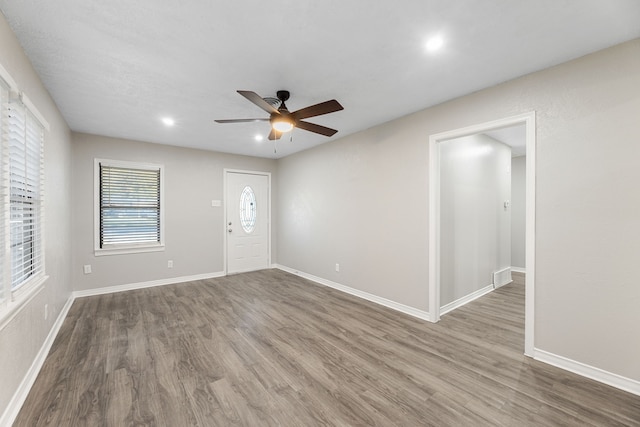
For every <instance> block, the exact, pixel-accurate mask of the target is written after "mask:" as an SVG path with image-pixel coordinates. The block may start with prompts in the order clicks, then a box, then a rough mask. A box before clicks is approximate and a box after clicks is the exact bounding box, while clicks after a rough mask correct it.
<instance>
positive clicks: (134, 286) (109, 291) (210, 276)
mask: <svg viewBox="0 0 640 427" xmlns="http://www.w3.org/2000/svg"><path fill="white" fill-rule="evenodd" d="M224 276H225V273H224V271H219V272H216V273H205V274H196V275H193V276H182V277H171V278H169V279H160V280H151V281H148V282H138V283H129V284H126V285H115V286H105V287H104V288H95V289H87V290H84V291H75V292H73V297H74V298H82V297H90V296H94V295H105V294H112V293H115V292H124V291H131V290H134V289H144V288H152V287H155V286H164V285H173V284H176V283H183V282H192V281H194V280H204V279H213V278H216V277H224Z"/></svg>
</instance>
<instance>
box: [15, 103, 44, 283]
mask: <svg viewBox="0 0 640 427" xmlns="http://www.w3.org/2000/svg"><path fill="white" fill-rule="evenodd" d="M8 131H9V138H8V150H7V157H8V158H9V210H10V213H9V224H10V227H9V228H10V231H9V235H10V253H11V290H15V289H17V288H19V287H20V286H22V285H23V284H24V283H26V282H27V280H29V279H30V278H32V277H35V276H38V275H39V274H40V273H42V272H43V270H44V262H43V256H42V252H43V251H42V178H43V171H44V167H43V166H44V165H43V155H42V151H43V144H42V143H43V139H44V129H43V127H42V125H41V124H40V123H39V122H38V120H37V119H36V118H35V117H34V116H33V115H32V114H31V113H29V111H28V110H27V109H26V108H25V107H24V105H22V103H21V102H19V101H13V102H10V103H9V111H8Z"/></svg>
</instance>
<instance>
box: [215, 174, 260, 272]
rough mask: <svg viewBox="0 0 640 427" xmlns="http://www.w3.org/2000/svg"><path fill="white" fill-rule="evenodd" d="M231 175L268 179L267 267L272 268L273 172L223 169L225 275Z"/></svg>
mask: <svg viewBox="0 0 640 427" xmlns="http://www.w3.org/2000/svg"><path fill="white" fill-rule="evenodd" d="M230 173H241V174H246V175H261V176H266V177H267V204H268V206H267V214H268V218H267V240H268V241H267V265H269V266H271V172H260V171H250V170H242V169H226V168H225V169H223V177H222V191H223V200H224V202H223V209H224V222H223V223H222V233H223V235H224V250H223V253H224V257H223V262H224V275H225V276H226V275H227V272H228V267H227V243H228V242H227V240H228V239H227V234H228V233H227V223H228V222H229V220H228V219H227V203H229V199H228V197H229V195H228V194H227V176H228V174H230Z"/></svg>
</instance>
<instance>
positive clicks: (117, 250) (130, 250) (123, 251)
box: [94, 245, 164, 256]
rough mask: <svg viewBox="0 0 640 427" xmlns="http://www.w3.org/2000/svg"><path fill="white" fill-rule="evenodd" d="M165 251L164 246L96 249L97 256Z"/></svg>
mask: <svg viewBox="0 0 640 427" xmlns="http://www.w3.org/2000/svg"><path fill="white" fill-rule="evenodd" d="M162 251H164V245H154V246H129V247H123V248H109V249H95V250H94V255H95V256H106V255H124V254H140V253H145V252H162Z"/></svg>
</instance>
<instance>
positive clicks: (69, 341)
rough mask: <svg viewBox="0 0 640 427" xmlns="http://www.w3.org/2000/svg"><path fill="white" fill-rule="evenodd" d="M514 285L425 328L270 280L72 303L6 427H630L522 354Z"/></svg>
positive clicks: (604, 392) (612, 396)
mask: <svg viewBox="0 0 640 427" xmlns="http://www.w3.org/2000/svg"><path fill="white" fill-rule="evenodd" d="M523 348H524V276H523V275H518V274H516V273H514V282H512V283H511V284H509V285H506V286H504V287H501V288H499V289H498V290H496V291H494V292H492V293H490V294H488V295H485V296H484V297H482V298H480V299H478V300H476V301H474V302H472V303H469V304H467V305H465V306H463V307H460V308H459V309H457V310H454V311H453V312H451V313H448V314H447V315H445V316H443V318H442V320H441V322H439V323H438V324H431V323H428V322H424V321H421V320H419V319H416V318H413V317H410V316H407V315H404V314H402V313H398V312H396V311H393V310H390V309H387V308H385V307H381V306H378V305H375V304H372V303H369V302H367V301H363V300H361V299H358V298H356V297H353V296H351V295H347V294H344V293H341V292H338V291H335V290H332V289H329V288H326V287H322V286H318V285H315V284H313V283H311V282H308V281H306V280H304V279H301V278H299V277H296V276H293V275H290V274H287V273H284V272H282V271H278V270H265V271H260V272H253V273H246V274H239V275H234V276H227V277H222V278H217V279H210V280H199V281H194V282H189V283H182V284H176V285H168V286H163V287H157V288H148V289H140V290H135V291H128V292H122V293H115V294H109V295H102V296H96V297H87V298H81V299H77V300H76V301H75V302H74V304H73V306H72V307H71V310H70V311H69V314H68V316H67V319H66V320H65V322H64V324H63V326H62V328H61V330H60V333H59V334H58V337H57V338H56V340H55V342H54V344H53V346H52V348H51V351H50V354H49V355H48V357H47V359H46V361H45V363H44V366H43V368H42V370H41V372H40V375H39V376H38V378H37V380H36V382H35V384H34V386H33V388H32V389H31V392H30V394H29V396H28V397H27V400H26V401H25V404H24V406H23V408H22V410H21V411H20V414H19V415H18V418H17V420H16V422H15V425H16V426H171V427H175V426H187V425H195V426H287V427H288V426H316V425H317V426H360V425H367V426H392V425H400V426H419V425H423V426H574V425H575V426H578V425H581V426H584V425H586V426H616V425H620V426H640V398H639V397H638V396H634V395H631V394H629V393H625V392H623V391H620V390H617V389H614V388H611V387H608V386H606V385H603V384H600V383H597V382H594V381H591V380H588V379H585V378H582V377H579V376H577V375H575V374H572V373H570V372H566V371H563V370H561V369H558V368H555V367H553V366H550V365H546V364H544V363H540V362H537V361H534V360H531V359H529V358H526V357H525V356H523Z"/></svg>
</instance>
